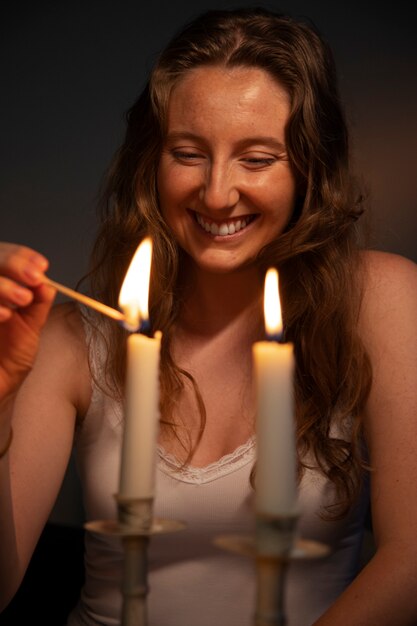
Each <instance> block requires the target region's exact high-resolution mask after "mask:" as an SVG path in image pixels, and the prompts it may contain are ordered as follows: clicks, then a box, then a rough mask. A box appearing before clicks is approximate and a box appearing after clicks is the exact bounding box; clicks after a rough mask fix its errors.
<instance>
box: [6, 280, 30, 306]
mask: <svg viewBox="0 0 417 626" xmlns="http://www.w3.org/2000/svg"><path fill="white" fill-rule="evenodd" d="M32 300H33V291H32V290H31V289H27V288H26V287H24V286H23V285H20V284H18V283H16V282H14V281H13V280H11V279H10V278H6V277H5V276H0V304H1V305H3V306H4V307H7V306H8V307H20V306H28V305H29V304H30V303H31V302H32Z"/></svg>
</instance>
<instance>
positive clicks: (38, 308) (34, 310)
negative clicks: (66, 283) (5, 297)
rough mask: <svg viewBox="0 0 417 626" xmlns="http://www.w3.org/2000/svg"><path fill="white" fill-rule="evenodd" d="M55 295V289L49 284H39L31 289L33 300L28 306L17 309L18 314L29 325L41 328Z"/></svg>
mask: <svg viewBox="0 0 417 626" xmlns="http://www.w3.org/2000/svg"><path fill="white" fill-rule="evenodd" d="M55 296H56V289H54V288H53V287H50V286H49V285H44V284H41V285H39V286H38V287H35V288H34V289H33V302H32V303H31V305H30V306H28V307H25V308H21V309H19V313H20V315H21V316H22V317H23V318H25V319H26V320H27V321H28V322H29V323H30V324H31V326H32V327H33V326H35V327H37V328H39V329H40V328H42V326H43V325H44V324H45V322H46V319H47V317H48V315H49V311H50V309H51V306H52V303H53V301H54V299H55Z"/></svg>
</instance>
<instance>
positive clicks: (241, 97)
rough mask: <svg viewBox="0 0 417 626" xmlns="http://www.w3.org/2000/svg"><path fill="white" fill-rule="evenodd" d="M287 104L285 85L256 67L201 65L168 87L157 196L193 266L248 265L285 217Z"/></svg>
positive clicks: (289, 208) (291, 183)
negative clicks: (171, 88)
mask: <svg viewBox="0 0 417 626" xmlns="http://www.w3.org/2000/svg"><path fill="white" fill-rule="evenodd" d="M289 111H290V104H289V97H288V94H287V92H286V91H285V89H284V88H283V87H281V86H280V85H279V83H277V82H276V81H275V80H274V79H273V78H272V77H271V76H270V75H269V74H268V73H267V72H265V71H264V70H262V69H257V68H247V67H237V68H232V69H230V68H224V67H217V66H212V67H200V68H196V69H193V70H190V71H189V72H188V73H187V74H185V76H184V77H183V78H182V79H181V80H180V81H179V83H178V84H177V85H176V86H175V87H174V88H173V90H172V92H171V96H170V100H169V106H168V118H167V133H166V137H165V141H164V145H163V150H162V154H161V158H160V163H159V168H158V192H159V201H160V206H161V210H162V214H163V216H164V218H165V220H166V222H167V223H168V225H169V226H170V228H171V229H172V231H173V233H174V236H175V238H176V239H177V241H178V243H179V245H180V246H181V247H182V248H183V249H184V250H185V251H186V252H187V253H188V255H189V256H190V258H191V259H192V260H193V261H194V263H195V264H196V265H197V266H198V267H200V268H203V269H205V270H206V271H211V272H230V271H234V270H236V269H241V268H242V267H246V266H248V265H250V264H252V263H253V261H254V260H255V258H256V256H257V254H258V253H259V251H260V249H261V248H262V247H263V246H265V245H266V244H268V243H270V242H271V241H272V240H274V239H275V238H276V237H277V236H278V235H279V234H280V233H282V231H283V230H284V228H285V226H286V225H287V223H288V221H289V219H290V217H291V214H292V212H293V209H294V204H295V198H296V183H295V177H294V174H293V172H292V170H291V167H290V163H289V161H288V157H287V153H286V148H285V125H286V122H287V120H288V115H289Z"/></svg>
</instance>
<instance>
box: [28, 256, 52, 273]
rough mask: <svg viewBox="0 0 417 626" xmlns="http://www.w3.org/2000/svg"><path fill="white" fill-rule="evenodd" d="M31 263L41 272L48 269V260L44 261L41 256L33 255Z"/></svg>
mask: <svg viewBox="0 0 417 626" xmlns="http://www.w3.org/2000/svg"><path fill="white" fill-rule="evenodd" d="M30 260H31V262H32V263H34V264H35V265H36V266H37V267H38V268H39V269H40V270H41V271H44V270H46V268H47V267H48V259H45V257H44V256H42V255H41V254H34V255H33V256H32V257H31V259H30Z"/></svg>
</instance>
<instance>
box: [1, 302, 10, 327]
mask: <svg viewBox="0 0 417 626" xmlns="http://www.w3.org/2000/svg"><path fill="white" fill-rule="evenodd" d="M11 316H12V311H11V310H10V309H9V308H8V307H5V306H2V305H1V304H0V324H1V322H7V320H9V319H10V318H11Z"/></svg>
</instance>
